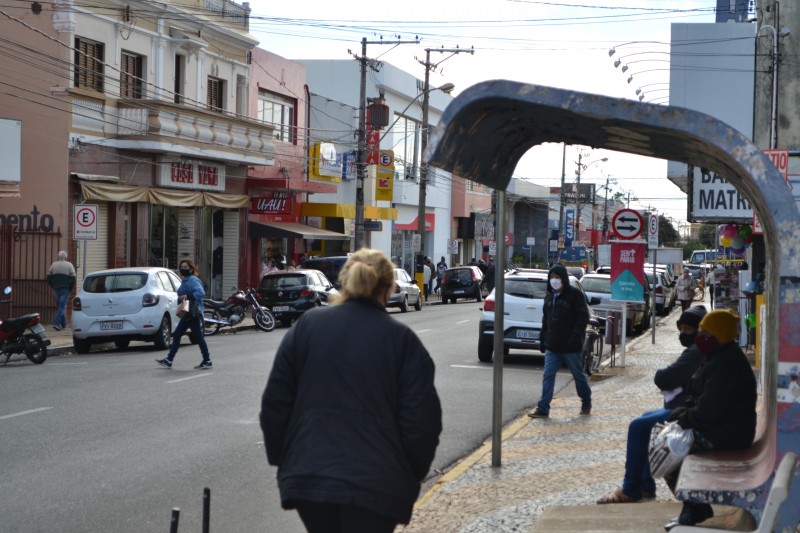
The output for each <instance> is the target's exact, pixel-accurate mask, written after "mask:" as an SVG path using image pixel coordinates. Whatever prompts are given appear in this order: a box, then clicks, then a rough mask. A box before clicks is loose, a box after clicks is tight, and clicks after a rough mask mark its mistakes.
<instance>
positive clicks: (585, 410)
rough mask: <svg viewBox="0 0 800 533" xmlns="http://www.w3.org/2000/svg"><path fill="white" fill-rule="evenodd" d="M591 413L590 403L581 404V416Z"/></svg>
mask: <svg viewBox="0 0 800 533" xmlns="http://www.w3.org/2000/svg"><path fill="white" fill-rule="evenodd" d="M591 413H592V404H590V403H582V404H581V414H582V415H589V414H591Z"/></svg>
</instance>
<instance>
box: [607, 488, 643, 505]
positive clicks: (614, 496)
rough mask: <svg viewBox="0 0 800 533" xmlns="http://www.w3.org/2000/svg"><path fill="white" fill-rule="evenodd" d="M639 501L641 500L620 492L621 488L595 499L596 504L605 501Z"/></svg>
mask: <svg viewBox="0 0 800 533" xmlns="http://www.w3.org/2000/svg"><path fill="white" fill-rule="evenodd" d="M640 501H642V500H640V499H637V498H633V497H631V496H628V495H627V494H625V493H624V492H622V489H617V490H615V491H614V492H612V493H611V494H606V495H605V496H603V497H602V498H600V499H599V500H597V503H598V505H604V504H607V503H639V502H640Z"/></svg>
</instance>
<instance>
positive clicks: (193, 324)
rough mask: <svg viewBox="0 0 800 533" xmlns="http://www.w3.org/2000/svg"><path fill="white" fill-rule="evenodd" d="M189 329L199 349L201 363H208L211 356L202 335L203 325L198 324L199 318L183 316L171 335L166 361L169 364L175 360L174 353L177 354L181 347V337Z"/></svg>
mask: <svg viewBox="0 0 800 533" xmlns="http://www.w3.org/2000/svg"><path fill="white" fill-rule="evenodd" d="M190 328H191V330H192V338H193V339H194V340H196V341H197V345H198V346H199V347H200V353H201V354H203V361H205V362H207V363H210V362H211V355H210V354H209V353H208V345H207V344H206V337H205V335H203V325H202V324H201V323H200V318H199V317H196V316H193V317H191V318H187V317H186V316H184V317H183V318H181V319H180V321H178V326H177V327H176V328H175V331H174V332H173V333H172V344H171V345H170V347H169V352H167V359H169V361H170V363H171V362H172V360H173V359H175V353H177V351H178V348H180V346H181V337H183V334H184V333H186V330H187V329H190Z"/></svg>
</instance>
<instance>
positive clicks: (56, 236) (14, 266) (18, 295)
mask: <svg viewBox="0 0 800 533" xmlns="http://www.w3.org/2000/svg"><path fill="white" fill-rule="evenodd" d="M60 246H61V233H60V232H56V233H44V232H39V231H17V230H16V228H15V226H7V225H3V226H0V285H2V287H8V286H11V287H12V288H13V290H14V293H13V299H14V303H13V304H11V305H10V307H8V308H6V309H3V310H2V311H0V316H21V315H26V314H28V313H40V314H41V315H42V321H43V322H44V323H45V324H49V323H52V322H53V319H54V318H55V315H56V305H55V297H54V296H53V291H52V289H51V288H50V286H49V285H48V284H47V271H48V270H49V268H50V264H51V263H52V262H53V261H55V260H56V256H57V255H58V251H59V249H60Z"/></svg>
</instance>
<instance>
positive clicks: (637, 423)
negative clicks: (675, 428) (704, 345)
mask: <svg viewBox="0 0 800 533" xmlns="http://www.w3.org/2000/svg"><path fill="white" fill-rule="evenodd" d="M705 315H706V308H705V307H704V306H702V305H698V306H695V307H690V308H689V309H687V310H686V311H684V312H683V313H681V316H680V318H679V319H678V332H679V335H678V341H679V342H680V343H681V346H683V347H685V350H683V352H682V353H681V355H680V357H678V359H677V360H676V361H675V362H674V363H672V364H671V365H669V366H667V367H666V368H662V369H661V370H658V371H657V372H656V375H655V384H656V386H657V387H658V388H659V389H661V393H662V394H663V395H664V407H663V408H661V409H655V410H653V411H647V412H646V413H644V414H643V415H642V416H640V417H638V418H635V419H634V420H633V421H631V423H630V425H628V444H627V453H626V456H625V477H624V478H623V481H622V488H620V489H617V490H615V491H614V492H612V493H611V494H607V495H606V496H603V497H602V498H600V499H599V500H597V503H599V504H605V503H635V502H640V501H642V500H643V499H647V500H650V499H654V498H655V497H656V482H655V480H654V479H653V476H651V475H650V463H649V462H648V455H647V448H648V445H649V444H650V431H651V430H652V429H653V426H655V425H656V424H657V423H659V422H665V421H666V420H667V418H669V415H670V414H671V413H672V410H673V409H675V408H676V407H679V406H681V405H683V404H684V402H685V401H686V399H687V397H688V394H687V392H686V388H687V386H688V384H689V380H690V379H691V377H692V375H693V374H694V373H695V371H696V370H697V369H698V368H700V364H701V363H702V362H703V354H701V353H700V351H699V350H698V349H697V347H696V346H695V345H694V339H695V336H696V335H697V328H698V327H699V326H700V320H702V318H703V317H704V316H705Z"/></svg>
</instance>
